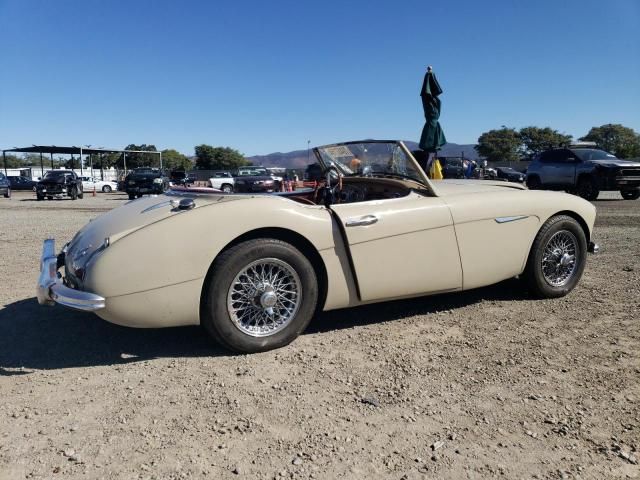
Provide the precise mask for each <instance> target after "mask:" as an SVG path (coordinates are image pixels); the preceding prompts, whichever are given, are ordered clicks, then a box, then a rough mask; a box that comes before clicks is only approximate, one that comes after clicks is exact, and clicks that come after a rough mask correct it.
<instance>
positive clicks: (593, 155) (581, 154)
mask: <svg viewBox="0 0 640 480" xmlns="http://www.w3.org/2000/svg"><path fill="white" fill-rule="evenodd" d="M571 151H572V152H573V153H575V154H576V155H577V156H578V158H579V159H580V160H582V161H583V162H587V161H589V160H617V159H618V157H616V156H615V155H613V154H611V153H609V152H605V151H604V150H596V149H592V148H584V149H583V148H576V149H575V150H571Z"/></svg>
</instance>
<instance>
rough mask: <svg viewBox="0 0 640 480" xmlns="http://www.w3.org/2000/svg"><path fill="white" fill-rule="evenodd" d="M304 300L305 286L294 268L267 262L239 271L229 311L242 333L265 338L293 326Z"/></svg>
mask: <svg viewBox="0 0 640 480" xmlns="http://www.w3.org/2000/svg"><path fill="white" fill-rule="evenodd" d="M301 300H302V283H301V282H300V277H299V276H298V274H297V273H296V271H295V270H294V269H293V267H292V266H291V265H289V264H288V263H286V262H284V261H282V260H280V259H277V258H265V259H261V260H256V261H255V262H251V263H250V264H248V265H247V266H245V267H243V268H242V269H240V272H239V273H238V274H237V275H236V277H235V278H234V280H233V282H231V286H230V287H229V292H228V294H227V310H228V312H229V316H230V317H231V320H232V321H233V323H234V324H235V326H236V327H237V328H238V329H239V330H240V331H241V332H242V333H245V334H247V335H251V336H252V337H266V336H269V335H273V334H275V333H277V332H279V331H280V330H282V329H283V328H285V327H286V326H287V325H288V324H289V323H290V322H291V320H292V319H293V318H294V317H295V315H296V313H297V312H298V309H299V307H300V303H301Z"/></svg>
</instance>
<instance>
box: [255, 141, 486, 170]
mask: <svg viewBox="0 0 640 480" xmlns="http://www.w3.org/2000/svg"><path fill="white" fill-rule="evenodd" d="M404 143H405V145H406V146H407V147H408V148H409V149H410V150H416V149H417V148H418V144H417V143H416V142H412V141H409V140H405V142H404ZM474 147H475V145H474V144H468V145H461V144H457V143H447V144H446V145H445V146H444V147H442V150H440V152H439V155H440V156H441V157H459V156H461V155H464V158H469V159H471V160H477V159H478V152H476V150H475V148H474ZM247 160H249V161H250V162H252V163H253V164H254V165H262V166H264V167H281V168H294V169H304V168H306V166H307V165H308V164H309V163H315V161H316V160H315V158H314V156H313V152H310V153H309V159H307V151H306V150H294V151H293V152H287V153H282V152H275V153H270V154H268V155H254V156H253V157H247Z"/></svg>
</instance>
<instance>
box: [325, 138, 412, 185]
mask: <svg viewBox="0 0 640 480" xmlns="http://www.w3.org/2000/svg"><path fill="white" fill-rule="evenodd" d="M315 150H316V152H317V155H318V157H319V160H320V162H321V163H322V164H323V165H324V167H325V169H326V168H328V167H330V166H334V167H336V168H337V169H338V170H340V171H341V173H343V174H344V175H346V176H365V177H366V176H372V177H373V176H383V177H384V176H389V177H400V178H407V179H410V180H414V181H416V182H419V183H423V184H424V176H423V173H422V172H421V171H419V170H418V167H417V165H416V163H415V161H414V160H413V159H412V158H410V157H409V156H408V155H407V153H406V152H405V150H404V149H403V148H402V146H401V145H400V143H398V142H383V141H380V142H354V143H345V144H338V145H328V146H325V147H318V148H316V149H315Z"/></svg>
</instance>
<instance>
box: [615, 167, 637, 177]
mask: <svg viewBox="0 0 640 480" xmlns="http://www.w3.org/2000/svg"><path fill="white" fill-rule="evenodd" d="M618 175H620V176H621V177H640V168H623V169H622V170H620V172H619V173H618Z"/></svg>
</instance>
